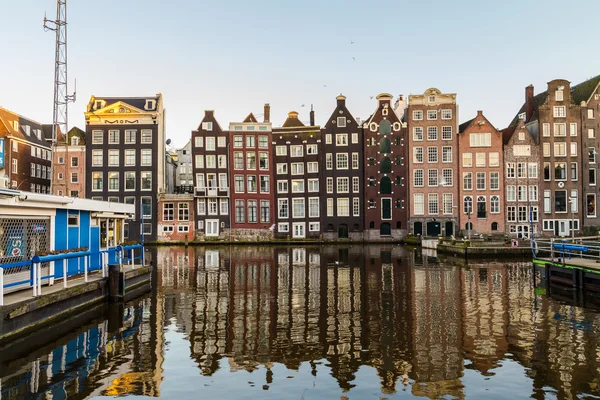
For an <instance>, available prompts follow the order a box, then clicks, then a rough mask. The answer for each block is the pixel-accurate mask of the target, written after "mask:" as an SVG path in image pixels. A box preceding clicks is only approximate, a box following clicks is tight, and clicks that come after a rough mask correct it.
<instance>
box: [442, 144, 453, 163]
mask: <svg viewBox="0 0 600 400" xmlns="http://www.w3.org/2000/svg"><path fill="white" fill-rule="evenodd" d="M442 162H443V163H451V162H452V146H443V147H442Z"/></svg>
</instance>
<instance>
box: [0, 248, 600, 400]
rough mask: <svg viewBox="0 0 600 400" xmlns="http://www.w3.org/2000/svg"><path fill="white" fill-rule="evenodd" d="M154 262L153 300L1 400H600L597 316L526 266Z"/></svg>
mask: <svg viewBox="0 0 600 400" xmlns="http://www.w3.org/2000/svg"><path fill="white" fill-rule="evenodd" d="M155 257H156V260H157V263H158V268H157V271H156V278H155V292H154V293H153V294H152V295H149V296H148V297H147V298H144V299H141V300H139V301H137V302H134V303H131V304H127V305H126V306H125V307H124V309H123V310H122V315H123V323H122V325H123V326H119V327H117V328H116V329H111V326H110V325H111V323H110V322H109V321H108V320H100V321H95V322H93V323H91V324H90V325H88V326H86V327H82V329H81V330H80V331H79V332H74V333H73V334H72V337H67V338H65V339H64V340H63V341H62V342H60V343H58V344H56V345H51V346H50V348H49V349H47V350H43V349H42V350H39V351H37V352H36V353H34V354H32V356H31V357H29V358H28V359H21V360H16V361H14V362H11V363H12V364H11V365H12V366H13V368H10V369H8V368H4V369H0V372H1V371H5V373H4V375H2V377H1V384H2V399H4V398H8V399H12V398H14V399H17V398H23V397H24V396H26V395H29V394H31V393H47V394H51V396H50V395H48V396H46V398H53V399H59V398H66V397H69V398H73V397H75V398H83V397H86V396H94V395H108V396H115V395H124V394H138V395H147V396H162V397H164V398H172V397H177V396H180V394H181V393H186V394H187V396H192V397H193V396H195V395H198V396H199V395H201V394H204V395H206V396H208V397H211V396H216V395H220V396H221V397H230V398H240V397H243V396H250V397H254V398H257V397H263V398H266V397H269V398H282V397H291V398H300V397H305V398H340V397H343V396H347V397H349V398H353V397H354V396H356V397H358V398H365V397H371V398H379V397H381V398H392V397H396V396H400V395H403V396H405V395H410V394H412V395H414V396H423V397H427V398H432V399H433V398H441V397H445V398H493V397H494V396H497V397H499V398H506V397H507V396H509V395H510V396H514V397H517V398H523V397H532V398H536V399H542V398H545V397H547V396H555V397H557V398H566V399H574V398H577V396H580V395H583V394H589V395H595V396H599V395H600V378H599V377H600V370H599V368H600V366H599V365H598V359H599V356H600V349H599V348H598V345H597V342H598V326H599V324H600V318H599V314H598V312H596V311H593V310H592V309H590V308H582V307H579V306H577V305H576V304H579V303H577V302H576V301H573V302H569V301H568V296H571V297H573V295H572V293H570V292H569V293H567V294H566V295H565V294H563V298H562V299H561V301H557V300H553V299H551V298H549V297H547V296H545V295H540V294H536V291H535V289H536V288H535V287H534V285H535V284H534V271H533V268H532V267H531V264H529V263H521V264H518V263H513V264H500V263H485V264H471V265H468V266H464V265H453V264H452V263H450V262H440V260H439V259H437V258H436V257H431V256H422V255H421V254H420V253H419V252H416V251H415V252H411V251H407V250H406V249H405V248H403V247H400V246H349V247H335V246H331V247H321V248H319V247H304V248H290V247H280V248H275V247H266V246H265V247H251V246H241V247H215V248H213V249H211V248H191V247H190V248H187V249H185V248H176V247H173V248H159V249H158V250H157V254H156V255H155ZM538 280H539V276H538ZM119 312H121V311H119ZM119 315H120V314H119ZM165 332H167V335H165ZM169 332H171V333H169ZM167 337H168V340H169V341H168V342H167ZM169 359H172V360H183V359H189V360H190V363H191V364H190V363H187V364H185V363H184V362H179V361H178V363H179V364H180V366H179V368H184V367H183V366H182V365H184V364H185V365H186V367H185V368H187V369H188V370H187V371H186V373H185V374H184V373H183V372H182V370H181V369H175V370H173V368H174V367H173V366H172V365H173V364H171V363H168V362H166V361H168V360H169ZM190 369H191V370H193V371H196V372H195V374H194V372H193V371H191V372H192V374H191V375H190ZM6 371H11V372H10V373H8V372H6ZM194 375H195V376H196V377H197V378H192V379H189V378H188V379H186V378H184V376H192V377H193V376H194ZM307 376H308V377H309V378H306V377H307ZM290 378H294V379H290ZM178 379H181V380H184V381H185V384H184V382H183V381H182V382H179V381H178ZM174 387H177V390H178V391H176V390H175V389H174ZM182 390H184V392H182ZM219 390H221V391H219ZM248 390H260V391H261V392H260V393H258V392H248ZM277 390H279V391H277ZM176 393H177V394H176Z"/></svg>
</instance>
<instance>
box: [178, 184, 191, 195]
mask: <svg viewBox="0 0 600 400" xmlns="http://www.w3.org/2000/svg"><path fill="white" fill-rule="evenodd" d="M184 193H190V194H193V193H194V186H192V185H182V186H175V194H184Z"/></svg>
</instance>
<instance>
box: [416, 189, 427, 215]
mask: <svg viewBox="0 0 600 400" xmlns="http://www.w3.org/2000/svg"><path fill="white" fill-rule="evenodd" d="M413 199H414V204H415V205H414V213H415V215H424V214H425V195H424V194H423V193H415V195H414V196H413Z"/></svg>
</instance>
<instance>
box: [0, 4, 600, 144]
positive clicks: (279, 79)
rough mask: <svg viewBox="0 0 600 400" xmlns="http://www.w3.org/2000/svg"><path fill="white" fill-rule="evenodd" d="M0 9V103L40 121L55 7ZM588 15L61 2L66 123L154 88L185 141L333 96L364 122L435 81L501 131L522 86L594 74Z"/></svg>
mask: <svg viewBox="0 0 600 400" xmlns="http://www.w3.org/2000/svg"><path fill="white" fill-rule="evenodd" d="M0 3H2V4H1V5H2V7H1V9H2V13H3V18H2V25H0V32H1V33H2V36H3V38H4V40H3V41H2V42H3V53H4V57H3V63H2V66H1V67H0V80H1V85H0V87H1V89H0V105H1V106H3V107H5V108H8V109H11V110H13V111H16V112H18V113H20V114H23V115H25V116H27V117H30V118H33V119H35V120H38V121H40V122H46V123H49V122H51V120H52V98H53V95H52V90H53V68H54V36H53V34H52V33H50V32H47V33H45V32H44V31H43V29H42V19H43V17H44V12H45V11H46V12H47V13H48V17H53V18H54V17H55V13H56V1H55V0H19V1H15V0H0ZM598 15H600V1H598V0H577V1H571V2H565V1H563V0H535V1H532V0H530V1H518V0H503V1H494V2H491V1H485V0H483V1H482V0H477V1H474V0H464V1H460V0H459V1H453V2H451V1H436V0H430V1H403V0H395V1H384V0H380V1H376V2H375V1H369V2H367V1H354V0H345V1H342V0H304V1H295V2H289V1H285V0H255V1H249V0H229V1H226V0H216V1H204V0H193V1H192V0H170V1H164V0H119V1H116V0H104V1H84V0H77V1H75V0H68V19H69V26H68V27H69V29H68V34H69V37H68V42H69V52H68V56H69V77H70V81H71V82H72V80H73V79H75V78H77V97H78V101H77V102H76V103H75V104H72V105H71V106H70V108H69V113H70V116H71V117H70V126H72V125H78V126H80V127H82V128H83V127H84V126H83V125H84V120H83V112H84V111H85V106H86V104H87V101H88V100H89V98H90V96H91V95H92V94H95V95H99V96H137V95H152V94H155V93H159V92H161V93H163V95H164V102H165V107H166V109H167V137H169V138H171V139H172V140H173V142H174V144H175V145H177V146H182V145H184V144H185V142H187V140H188V139H189V137H190V131H191V130H192V129H195V128H196V127H197V126H198V124H199V122H200V120H201V119H202V116H203V111H204V110H205V109H213V110H215V113H216V117H217V118H218V120H219V122H220V123H221V126H223V127H227V126H228V123H229V122H233V121H240V120H242V119H243V118H244V117H245V116H246V115H247V114H248V113H249V112H251V111H252V112H255V113H257V114H258V113H262V107H263V104H264V103H265V102H268V103H270V104H271V107H272V111H271V120H272V121H273V123H274V124H275V125H279V124H281V123H282V122H283V121H284V119H285V117H286V114H287V112H288V111H289V110H297V111H299V112H300V118H301V119H302V120H308V111H309V107H310V104H311V103H312V104H314V108H315V113H316V120H317V123H319V124H324V123H325V121H326V118H328V117H329V115H330V113H331V112H332V110H333V108H334V106H335V96H336V95H338V94H339V93H343V94H344V95H346V96H347V98H348V99H347V104H348V107H349V109H350V111H351V112H352V113H353V114H354V115H355V116H356V117H362V118H364V117H367V116H368V115H369V114H370V113H371V112H372V111H373V110H374V108H375V106H376V103H375V99H373V100H371V99H370V97H371V96H376V95H377V94H379V93H381V92H389V93H391V94H393V95H394V97H397V96H398V95H399V94H404V95H405V96H407V95H408V94H411V93H413V94H417V93H423V92H424V91H425V90H426V89H427V88H429V87H432V86H433V87H437V88H439V89H440V90H441V91H442V92H455V93H457V95H458V102H459V106H460V121H461V122H462V121H465V120H468V119H470V118H472V117H473V116H474V114H475V112H476V110H478V109H482V110H484V113H485V114H486V116H487V117H488V118H489V119H490V121H491V122H492V123H493V124H494V125H495V126H496V127H498V128H503V127H505V126H506V125H507V124H508V122H509V121H510V119H511V118H512V117H513V116H514V114H515V113H516V111H517V110H518V108H519V107H520V106H521V104H522V102H523V97H524V88H525V86H527V85H528V84H533V85H534V86H535V90H536V93H537V92H539V91H542V90H545V86H546V82H548V81H549V80H552V79H555V78H565V79H568V80H570V81H571V82H573V83H579V82H581V81H583V80H585V79H588V78H590V77H592V76H595V75H598V74H600V52H599V51H598V47H597V46H598V45H597V43H598V36H599V34H600V33H599V31H598V23H597V18H598ZM351 41H354V44H351ZM353 57H354V58H355V60H353ZM324 85H326V87H325V86H324ZM71 89H72V86H71ZM302 104H305V105H306V106H305V107H304V108H302V107H301V105H302Z"/></svg>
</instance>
